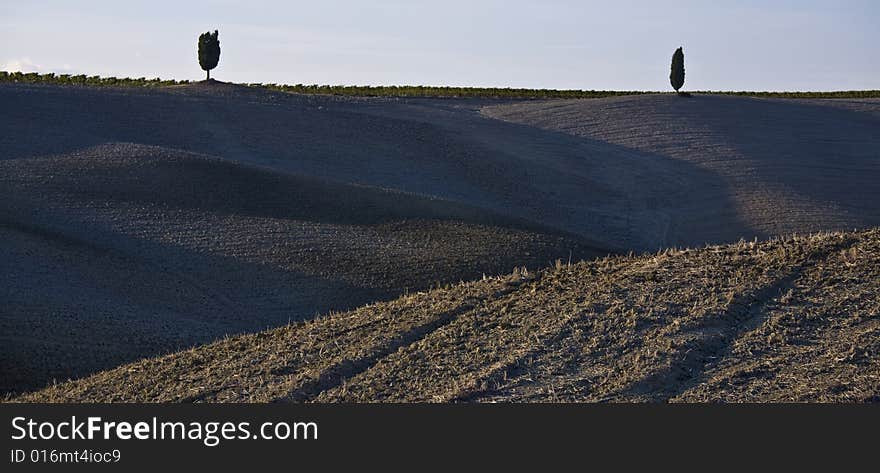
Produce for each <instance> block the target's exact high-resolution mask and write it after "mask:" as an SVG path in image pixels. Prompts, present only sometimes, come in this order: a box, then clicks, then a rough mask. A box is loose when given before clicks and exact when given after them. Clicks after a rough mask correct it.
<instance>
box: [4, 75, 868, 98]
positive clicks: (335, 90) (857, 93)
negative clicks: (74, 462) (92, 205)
mask: <svg viewBox="0 0 880 473" xmlns="http://www.w3.org/2000/svg"><path fill="white" fill-rule="evenodd" d="M0 82H29V83H46V84H62V85H90V86H115V87H162V86H168V85H180V84H188V83H190V81H187V80H181V81H178V80H162V79H159V78H158V77H157V78H155V79H146V78H143V77H140V78H137V79H131V78H127V77H126V78H116V77H99V76H86V75H82V74H80V75H69V74H59V75H56V74H53V73H51V72H50V73H48V74H37V73H35V72H29V73H21V72H5V71H0ZM244 85H247V86H249V87H255V88H265V89H269V90H277V91H281V92H291V93H298V94H324V95H351V96H361V97H482V98H489V97H491V98H528V99H551V98H564V99H582V98H601V97H613V96H620V95H639V94H653V93H658V92H646V91H615V90H556V89H511V88H486V87H432V86H421V85H418V86H411V85H401V86H397V85H388V86H384V85H383V86H369V85H367V86H357V85H303V84H296V85H286V84H260V83H251V84H244ZM692 93H694V94H721V95H741V96H748V97H774V98H880V90H848V91H836V92H749V91H740V92H730V91H718V92H712V91H708V92H692Z"/></svg>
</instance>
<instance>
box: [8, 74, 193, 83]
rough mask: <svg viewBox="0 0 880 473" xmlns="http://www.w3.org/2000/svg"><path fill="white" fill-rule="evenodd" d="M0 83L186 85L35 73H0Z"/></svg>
mask: <svg viewBox="0 0 880 473" xmlns="http://www.w3.org/2000/svg"><path fill="white" fill-rule="evenodd" d="M0 82H28V83H42V84H60V85H91V86H104V87H107V86H110V87H162V86H166V85H178V84H188V83H189V81H188V80H181V81H178V80H162V79H160V78H158V77H156V78H155V79H147V78H145V77H139V78H137V79H131V78H128V77H123V78H118V77H100V76H87V75H84V74H79V75H70V74H57V75H56V74H54V73H51V72H50V73H48V74H38V73H36V72H26V73H22V72H6V71H0Z"/></svg>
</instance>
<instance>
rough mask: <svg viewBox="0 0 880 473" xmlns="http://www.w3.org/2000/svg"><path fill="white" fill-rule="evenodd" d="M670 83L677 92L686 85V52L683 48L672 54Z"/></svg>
mask: <svg viewBox="0 0 880 473" xmlns="http://www.w3.org/2000/svg"><path fill="white" fill-rule="evenodd" d="M669 82H670V83H671V84H672V88H673V89H675V91H676V92H678V89H680V88H681V86H683V85H684V51H682V49H681V48H678V49H676V50H675V53H673V54H672V71H671V72H670V73H669Z"/></svg>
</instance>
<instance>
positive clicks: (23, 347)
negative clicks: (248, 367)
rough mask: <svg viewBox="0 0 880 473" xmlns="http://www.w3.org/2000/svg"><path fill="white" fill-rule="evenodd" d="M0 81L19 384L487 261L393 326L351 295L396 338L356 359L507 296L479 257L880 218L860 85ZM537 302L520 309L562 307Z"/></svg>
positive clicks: (709, 238) (309, 311)
mask: <svg viewBox="0 0 880 473" xmlns="http://www.w3.org/2000/svg"><path fill="white" fill-rule="evenodd" d="M0 100H2V101H3V103H4V110H3V112H0V199H2V201H3V202H4V204H3V205H2V207H0V233H2V235H3V239H4V242H6V243H5V244H4V245H3V247H2V248H0V266H2V267H3V268H6V269H5V271H3V274H2V276H3V278H4V284H3V285H2V288H0V347H2V348H0V367H2V371H0V389H2V390H3V391H5V392H9V393H21V392H25V391H32V390H35V389H39V388H41V387H44V386H46V385H47V384H51V383H53V382H56V381H64V380H66V379H68V378H79V377H83V376H87V375H89V374H92V373H96V372H101V371H104V370H108V369H112V368H114V367H117V366H120V365H123V364H127V363H131V362H136V361H137V360H140V359H142V358H150V359H152V357H155V356H159V355H163V354H169V353H174V352H177V351H179V350H183V349H188V348H190V347H193V346H196V345H200V344H204V343H210V342H213V341H216V340H218V339H221V338H224V337H225V336H227V335H229V336H235V335H238V334H245V333H252V332H255V331H258V330H264V329H267V328H269V329H271V328H276V327H281V326H286V325H287V324H288V323H292V324H295V325H294V326H296V327H299V325H296V324H299V323H300V322H302V321H305V320H310V319H312V318H314V317H316V316H317V315H319V314H328V313H337V312H344V311H350V310H354V309H355V308H357V307H361V306H363V307H364V308H363V309H358V310H359V311H373V310H378V309H371V308H374V307H378V306H376V305H375V304H376V303H378V302H380V301H394V302H388V304H392V305H398V306H400V305H401V304H403V305H405V306H406V307H410V305H407V304H410V303H408V302H404V301H408V300H410V299H409V298H410V297H426V296H424V295H418V294H419V293H420V292H424V291H426V290H428V289H430V288H437V287H444V286H447V285H449V284H457V283H459V282H460V281H473V280H477V281H483V279H482V278H483V277H484V275H488V276H489V278H488V279H486V280H485V281H484V282H476V283H473V286H471V285H468V284H465V285H464V286H461V287H474V288H475V289H473V290H474V291H478V293H474V294H473V295H468V294H470V293H467V292H466V291H465V292H464V293H457V292H455V291H454V290H452V289H443V290H440V292H431V293H429V294H441V293H443V291H452V292H448V297H447V298H446V299H444V300H445V301H446V302H443V303H442V304H440V305H436V306H435V305H430V304H427V302H426V300H423V299H418V301H419V302H417V303H416V302H413V304H416V305H412V306H411V307H412V310H414V311H416V312H417V313H420V314H422V316H424V317H428V318H426V319H418V320H416V319H413V320H412V321H410V322H407V321H406V320H408V319H410V318H412V315H407V316H406V317H404V318H403V319H401V320H400V323H403V324H404V325H402V326H401V327H398V328H395V326H391V327H386V326H384V325H383V324H384V322H381V321H380V322H376V323H374V322H370V321H369V320H368V319H370V317H369V316H367V315H364V317H366V318H364V319H361V320H362V322H363V323H365V324H367V325H366V326H375V327H379V328H381V330H383V331H385V330H387V331H388V332H389V333H388V335H387V337H391V338H392V339H394V340H397V341H396V342H393V343H391V345H387V344H386V345H381V344H380V348H379V349H378V350H379V351H378V352H374V351H370V350H372V348H369V347H367V346H361V345H358V344H354V345H352V349H353V350H359V351H358V353H364V355H363V356H360V355H358V356H356V357H354V358H352V359H353V360H355V361H354V363H355V365H356V367H358V368H355V369H354V370H355V371H358V370H360V368H359V367H361V366H368V365H369V363H367V364H366V365H363V363H366V362H364V361H357V360H361V358H364V357H366V358H365V359H366V360H372V359H373V358H375V357H376V356H378V355H376V353H380V354H382V355H381V357H384V356H386V355H388V354H390V352H389V353H386V352H387V351H388V350H392V348H393V350H397V349H398V348H400V347H401V346H403V345H400V346H398V345H399V344H401V343H404V342H405V341H406V340H409V339H410V338H412V336H411V334H410V330H416V332H415V333H417V334H428V333H434V331H435V329H437V328H438V327H435V325H434V324H436V323H439V324H440V325H442V326H446V325H447V324H448V323H451V321H452V320H453V319H456V320H457V317H458V315H457V314H458V313H459V309H456V308H455V307H459V308H461V310H462V311H465V310H466V311H472V308H469V309H465V308H467V307H470V305H471V303H481V302H480V301H483V300H488V299H486V298H487V297H488V295H487V294H489V293H485V294H483V293H482V292H479V291H483V290H486V291H489V289H487V288H492V287H496V286H497V287H496V291H502V292H503V291H507V290H508V289H510V288H507V286H504V285H503V284H502V283H500V282H498V281H502V280H504V281H506V280H507V279H509V278H502V279H493V278H491V276H493V275H497V274H506V273H509V272H510V271H511V269H512V268H514V267H527V268H528V269H529V271H531V272H530V273H528V274H530V275H531V274H533V273H534V271H535V270H536V269H538V268H543V267H547V266H548V265H551V264H552V263H553V262H554V261H556V260H561V261H565V262H568V261H573V262H577V261H581V260H586V261H592V260H593V259H595V258H597V257H599V258H601V257H604V256H605V255H607V254H609V253H611V254H625V253H627V252H630V251H634V252H637V253H638V252H645V251H648V252H653V251H656V250H657V249H660V248H669V247H681V246H691V247H697V246H702V245H703V244H705V243H712V244H715V243H729V242H736V241H738V240H739V239H741V238H744V239H746V240H749V241H750V240H752V239H753V238H755V237H757V238H760V239H767V238H771V237H775V236H778V235H788V234H792V233H801V234H803V233H809V232H816V231H820V230H821V231H834V230H851V229H854V228H858V229H864V228H869V227H873V226H877V225H880V187H878V186H877V185H876V183H877V182H878V177H880V161H878V159H877V158H878V153H880V138H878V136H880V135H878V134H877V133H876V130H877V129H880V128H878V125H880V101H878V100H875V99H839V100H838V99H835V100H780V99H755V98H748V97H728V96H725V97H720V96H695V97H693V98H691V99H683V98H679V97H676V96H672V95H640V96H634V97H612V98H602V99H592V100H574V101H571V100H551V101H535V100H500V99H488V98H487V99H481V98H466V99H456V98H445V99H438V98H424V99H422V98H394V97H383V98H365V97H337V96H320V95H297V94H288V93H282V92H273V91H267V90H263V89H256V88H249V87H244V86H238V85H234V84H225V83H217V82H214V83H193V84H186V85H176V86H169V87H151V88H144V89H138V88H132V87H128V88H114V87H104V88H92V87H82V86H57V85H45V84H21V83H3V84H0ZM853 235H857V236H853V238H859V239H862V238H864V234H853ZM871 235H873V234H871ZM823 238H824V237H823ZM827 238H831V237H827ZM872 238H873V236H872ZM725 251H727V250H725ZM603 261H604V260H603ZM615 261H616V260H615ZM633 261H639V259H638V258H636V259H634V260H633ZM749 261H754V262H755V264H763V263H761V261H760V260H749ZM584 264H586V265H587V267H589V265H591V264H594V263H584ZM621 264H623V263H621ZM738 264H739V263H738ZM745 264H746V263H742V265H743V266H745ZM792 264H793V263H792ZM572 267H578V268H580V267H581V266H579V265H578V266H572ZM761 269H762V268H761V267H756V268H752V269H750V270H752V271H759V270H761ZM743 271H745V269H743ZM519 273H520V274H522V271H519ZM542 274H543V273H542ZM529 277H530V278H531V276H529ZM545 277H548V276H546V275H544V276H541V278H545ZM610 278H611V276H607V281H611V279H610ZM530 280H531V279H530ZM487 281H488V282H487ZM621 281H622V282H621V284H622V285H621V286H620V287H621V288H623V289H626V290H637V289H638V288H635V287H627V286H626V284H624V282H625V281H626V280H621ZM692 282H694V281H692ZM504 284H507V283H504ZM627 284H628V283H627ZM484 286H485V287H484ZM502 286H503V287H502ZM455 287H459V286H455ZM480 288H482V289H480ZM623 289H622V290H623ZM541 290H543V289H541ZM571 290H572V291H573V293H572V294H571V297H575V298H580V297H584V296H583V294H580V293H578V292H577V291H582V290H584V288H583V286H577V285H575V286H572V289H571ZM695 290H696V289H695ZM714 290H715V288H706V291H710V292H707V294H714V292H711V291H714ZM536 291H537V292H536V294H537V293H538V292H540V291H539V290H538V289H536ZM413 294H416V296H413ZM492 294H494V293H492ZM511 294H513V293H511ZM399 297H402V299H396V298H399ZM432 297H433V296H432ZM444 297H446V296H444ZM492 297H495V296H494V295H493V296H492ZM498 297H501V296H500V295H499V296H498ZM541 297H543V296H534V298H535V299H536V300H545V302H546V303H547V304H545V305H544V306H540V307H538V306H535V307H534V308H533V315H532V317H535V318H541V317H544V316H547V317H544V318H548V320H550V319H553V317H552V315H553V314H549V315H548V314H547V313H546V311H547V310H549V309H547V307H551V306H552V304H551V301H552V298H550V293H548V294H547V295H546V297H547V299H541ZM707 297H708V296H707ZM835 297H836V296H835ZM841 297H842V296H841ZM493 300H494V299H493ZM370 304H373V305H370ZM453 306H454V307H453ZM401 307H403V306H401ZM499 307H500V306H499ZM525 307H526V306H524V308H523V310H522V311H521V315H522V316H523V317H525V316H526V315H525V314H526V312H527V311H526V308H525ZM381 310H385V309H381ZM407 310H409V309H407ZM357 313H360V312H357ZM382 313H384V312H382ZM407 313H408V312H407ZM444 314H445V315H444ZM450 314H455V315H450ZM542 314H543V315H542ZM609 314H610V313H609ZM609 316H611V315H609ZM377 317H378V315H377ZM395 320H396V319H395ZM431 320H435V322H431ZM437 320H439V322H437ZM420 321H422V322H424V323H421V322H420ZM395 323H396V322H395ZM529 323H532V322H529ZM536 323H537V322H536ZM553 323H556V322H553ZM406 324H409V325H406ZM420 327H421V328H420ZM280 330H287V329H280ZM322 330H323V329H322ZM328 330H329V329H328ZM346 330H347V329H346ZM535 330H538V331H539V332H540V330H544V329H542V328H540V327H537V328H535ZM547 330H550V328H547ZM355 332H356V331H355ZM355 332H352V333H355ZM266 333H275V332H266ZM278 333H281V332H278ZM357 333H360V332H357ZM395 333H396V334H398V335H394V334H395ZM407 334H410V335H407ZM361 335H364V336H366V335H365V334H361ZM367 335H368V334H367ZM260 336H266V335H260ZM370 336H372V335H370ZM376 336H379V335H376ZM247 337H248V336H245V337H244V338H241V339H239V338H234V339H233V340H249V338H247ZM394 337H398V338H394ZM399 337H403V338H399ZM383 339H384V338H383ZM339 340H342V339H339ZM325 341H326V340H325ZM230 343H231V342H230ZM316 343H317V342H316ZM339 343H342V342H341V341H339ZM365 343H366V342H365ZM462 343H468V342H462ZM381 347H385V348H381ZM389 347H390V348H389ZM508 348H510V347H508ZM481 349H482V348H481ZM560 349H562V348H560ZM326 350H327V348H326V347H325V348H324V351H323V353H326V352H327V351H326ZM393 350H392V351H393ZM515 352H516V350H514V351H511V353H515ZM370 353H372V354H370ZM170 356H171V357H172V358H174V357H176V356H181V355H170ZM340 356H344V358H340V359H339V360H338V361H340V362H343V361H344V360H347V359H349V357H350V354H343V355H340ZM444 356H445V355H444ZM560 356H561V355H560ZM670 356H673V355H670ZM496 361H497V360H496ZM655 361H656V360H655ZM152 362H153V361H150V363H152ZM450 363H451V362H450ZM458 363H459V362H455V363H454V364H458ZM254 366H260V363H259V362H256V361H255V362H254ZM444 366H445V365H444ZM448 368H449V369H453V370H455V369H460V370H463V371H462V372H470V371H468V370H469V368H467V365H461V366H460V367H458V368H456V367H455V366H452V365H450V366H448ZM309 369H312V370H313V371H314V373H316V376H318V378H321V376H324V375H323V374H321V373H323V372H322V371H320V370H321V368H320V367H319V366H318V365H315V367H314V368H309ZM111 372H112V371H111ZM332 373H335V372H332ZM332 373H331V374H330V375H333V376H335V374H332ZM98 376H104V374H100V375H98ZM291 376H292V375H291ZM297 376H299V375H297ZM310 376H311V375H310ZM328 376H329V375H328ZM425 382H427V381H425ZM64 386H67V385H64ZM316 386H317V387H322V386H323V384H322V383H320V382H319V383H318V384H317V385H316ZM317 387H316V388H309V389H306V391H303V392H299V391H297V390H294V391H296V392H297V393H298V394H292V395H291V396H288V397H285V396H283V395H281V394H278V396H277V397H278V398H279V399H280V398H283V399H288V398H289V399H311V398H312V394H315V396H317V393H312V391H313V390H314V389H317ZM272 389H275V388H272ZM432 389H433V388H432ZM300 391H301V390H300ZM325 391H327V390H325V389H322V390H320V392H321V393H324V392H325ZM266 392H268V391H266ZM272 392H273V393H274V392H275V391H272ZM291 392H293V391H291ZM418 392H419V391H418V390H414V391H413V392H412V394H411V397H410V398H411V399H416V398H418V396H421V394H418ZM432 392H433V391H432ZM435 394H436V393H435ZM321 395H322V396H324V395H325V394H321ZM326 395H328V396H329V395H330V394H326ZM609 395H610V394H609ZM120 396H123V394H120ZM125 396H127V394H126V395H125ZM145 396H146V394H145ZM200 396H201V397H198V396H197V398H199V399H201V398H204V399H216V400H223V399H239V398H241V399H245V398H247V399H251V398H248V397H236V395H232V394H229V393H228V392H227V393H226V394H224V395H223V396H224V397H212V396H210V395H200ZM273 396H275V394H272V395H270V394H265V393H264V394H261V395H259V396H256V395H255V397H253V399H270V398H272V399H274V397H273ZM376 396H377V397H376V399H377V400H378V399H383V397H382V396H381V395H379V394H377V395H376ZM425 396H426V397H424V399H428V398H429V397H431V396H434V394H431V396H428V395H427V394H426V395H425ZM437 396H439V397H436V399H447V398H448V399H452V398H453V397H454V396H453V397H449V396H446V395H445V394H444V395H440V394H437ZM444 396H445V397H444ZM498 396H500V398H504V399H506V398H511V399H513V398H517V397H516V396H513V395H508V394H498ZM523 396H525V395H523ZM536 396H537V395H536ZM123 397H124V396H123ZM648 397H650V396H648ZM671 397H674V396H670V398H671ZM185 398H186V396H179V399H185ZM391 398H394V396H391ZM410 398H408V399H410ZM524 398H528V396H525V397H524ZM537 398H540V396H537ZM599 398H600V397H595V398H589V399H593V400H596V399H599ZM624 398H627V399H629V398H628V397H625V396H624ZM661 398H662V396H661ZM194 399H195V398H194ZM419 399H422V398H419ZM432 399H433V398H432ZM487 399H488V398H487ZM585 399H586V398H585Z"/></svg>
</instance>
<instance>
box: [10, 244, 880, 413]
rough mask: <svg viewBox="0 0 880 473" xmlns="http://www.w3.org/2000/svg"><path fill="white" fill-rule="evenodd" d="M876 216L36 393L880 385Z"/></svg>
mask: <svg viewBox="0 0 880 473" xmlns="http://www.w3.org/2000/svg"><path fill="white" fill-rule="evenodd" d="M878 292H880V232H878V230H870V231H865V232H858V233H826V234H818V235H813V236H805V237H793V238H783V239H774V240H771V241H768V242H759V243H756V242H739V243H734V244H729V245H724V246H710V247H705V248H702V249H685V250H664V251H661V252H659V253H654V254H645V255H641V256H636V257H609V258H601V259H597V260H594V261H590V262H581V263H576V264H572V265H568V264H560V265H558V266H557V267H556V268H552V269H548V270H545V271H542V272H539V273H529V272H524V271H516V272H514V273H513V274H511V275H508V276H502V277H497V278H489V279H485V280H481V281H476V282H468V283H462V284H458V285H453V286H450V287H447V288H440V289H435V290H432V291H428V292H419V293H415V294H409V295H407V296H404V297H401V298H399V299H396V300H393V301H390V302H382V303H378V304H373V305H368V306H364V307H360V308H358V309H356V310H353V311H350V312H344V313H331V314H326V315H324V316H321V317H318V318H316V319H313V320H310V321H306V322H301V323H296V324H292V325H290V326H287V327H282V328H278V329H274V330H269V331H265V332H260V333H256V334H252V335H244V336H240V337H235V338H230V339H227V340H223V341H219V342H216V343H213V344H210V345H207V346H203V347H198V348H195V349H192V350H188V351H183V352H180V353H175V354H172V355H168V356H164V357H159V358H154V359H148V360H144V361H141V362H137V363H134V364H130V365H125V366H122V367H119V368H117V369H114V370H110V371H107V372H103V373H99V374H96V375H94V376H91V377H88V378H85V379H81V380H77V381H73V382H68V383H63V384H58V385H55V386H52V387H50V388H47V389H45V390H42V391H39V392H36V393H32V394H28V395H25V396H22V397H19V398H16V399H14V400H15V401H26V402H33V401H37V402H196V401H204V402H272V401H294V402H307V401H317V402H338V401H343V402H392V401H396V402H400V401H405V402H496V401H502V402H510V401H529V402H542V401H553V402H581V401H611V402H624V401H673V402H674V401H686V402H694V401H700V402H705V401H712V402H714V401H726V402H790V401H799V402H800V401H823V402H829V401H835V402H841V401H845V402H868V401H873V402H876V401H878V400H880V399H878V393H880V300H878V298H877V294H878Z"/></svg>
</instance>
